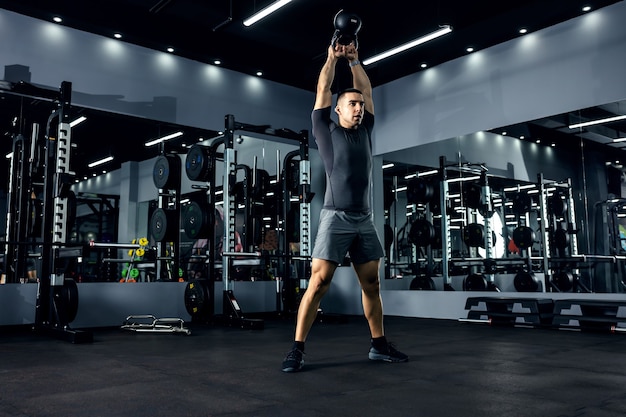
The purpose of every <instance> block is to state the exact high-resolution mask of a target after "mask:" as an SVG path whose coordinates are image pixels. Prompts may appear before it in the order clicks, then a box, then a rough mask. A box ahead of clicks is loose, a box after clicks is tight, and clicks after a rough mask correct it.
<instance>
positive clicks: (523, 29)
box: [519, 28, 528, 35]
mask: <svg viewBox="0 0 626 417" xmlns="http://www.w3.org/2000/svg"><path fill="white" fill-rule="evenodd" d="M527 32H528V29H526V28H521V29H520V30H519V33H521V34H522V35H523V34H524V33H527Z"/></svg>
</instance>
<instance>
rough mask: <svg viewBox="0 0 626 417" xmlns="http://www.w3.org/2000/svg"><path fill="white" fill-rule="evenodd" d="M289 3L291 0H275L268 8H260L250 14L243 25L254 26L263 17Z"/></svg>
mask: <svg viewBox="0 0 626 417" xmlns="http://www.w3.org/2000/svg"><path fill="white" fill-rule="evenodd" d="M287 3H291V0H278V1H275V2H274V3H272V4H270V5H269V6H267V7H266V8H264V9H261V10H259V11H258V12H256V13H255V14H253V15H252V16H250V17H249V18H247V19H246V20H244V21H243V25H244V26H252V25H254V24H255V23H256V22H258V21H259V20H261V19H263V18H264V17H267V16H268V15H270V14H272V13H274V12H275V11H276V10H278V9H280V8H281V7H283V6H285V5H286V4H287Z"/></svg>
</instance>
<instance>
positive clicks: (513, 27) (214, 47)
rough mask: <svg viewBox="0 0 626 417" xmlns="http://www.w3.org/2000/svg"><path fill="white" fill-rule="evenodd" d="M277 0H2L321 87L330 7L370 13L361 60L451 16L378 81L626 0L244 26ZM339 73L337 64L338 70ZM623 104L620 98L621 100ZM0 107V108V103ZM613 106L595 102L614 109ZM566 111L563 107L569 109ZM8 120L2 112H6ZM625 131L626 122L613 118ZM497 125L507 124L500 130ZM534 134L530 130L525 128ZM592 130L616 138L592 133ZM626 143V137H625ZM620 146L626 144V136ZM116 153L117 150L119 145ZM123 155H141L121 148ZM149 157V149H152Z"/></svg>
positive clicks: (509, 4) (456, 0)
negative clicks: (439, 33) (344, 14)
mask: <svg viewBox="0 0 626 417" xmlns="http://www.w3.org/2000/svg"><path fill="white" fill-rule="evenodd" d="M273 1H274V0H107V1H76V0H54V1H50V0H13V1H7V0H0V8H3V9H6V10H10V11H13V12H17V13H20V14H24V15H27V16H31V17H34V18H37V19H42V20H46V21H51V20H52V18H53V17H54V16H60V17H62V18H63V22H62V23H61V24H62V25H65V26H69V27H72V28H75V29H79V30H83V31H86V32H91V33H95V34H99V35H102V36H107V37H113V36H114V34H115V33H119V34H121V35H122V38H121V41H123V42H129V43H133V44H137V45H141V46H144V47H148V48H151V49H155V50H163V51H165V50H166V49H167V48H168V47H172V48H174V52H173V53H174V54H175V55H179V56H183V57H185V58H189V59H193V60H196V61H199V62H206V63H209V64H214V62H215V61H216V60H219V61H220V65H221V66H222V67H224V68H229V69H232V70H235V71H238V72H242V73H246V74H252V75H254V74H256V73H257V72H258V71H261V72H262V75H261V76H262V77H263V78H265V79H268V80H272V81H275V82H278V83H282V84H286V85H289V86H293V87H297V88H301V89H305V90H309V91H314V89H315V83H316V79H317V76H318V74H319V69H320V68H321V66H322V64H323V62H324V59H325V57H326V48H327V45H328V44H329V43H330V40H331V37H332V35H333V31H334V27H333V17H334V16H335V14H336V13H337V12H338V11H339V10H341V9H344V10H346V11H349V12H352V13H355V14H357V15H358V16H359V17H360V18H361V19H362V21H363V25H362V28H361V30H360V32H359V34H358V40H359V51H360V58H361V60H363V59H365V58H368V57H371V56H373V55H375V54H378V53H381V52H384V51H387V50H389V49H391V48H393V47H396V46H399V45H403V44H405V43H407V42H409V41H412V40H413V39H415V38H417V37H420V36H422V35H426V34H428V33H431V32H433V31H435V30H437V29H439V28H440V26H442V25H450V26H452V28H453V32H452V33H450V34H448V35H445V36H443V37H441V38H439V39H436V40H435V41H432V42H429V43H426V44H423V45H420V46H418V47H415V48H412V49H410V50H408V51H405V52H402V53H400V54H398V55H395V56H393V57H390V58H387V59H384V60H382V61H379V62H377V63H374V64H371V65H369V66H368V67H367V72H368V75H369V76H370V79H371V80H372V84H373V86H374V87H376V86H379V85H382V84H385V83H388V82H390V81H393V80H396V79H399V78H402V77H404V76H406V75H409V74H411V73H415V72H418V71H423V70H424V69H423V68H422V67H421V65H422V64H425V65H426V68H429V67H433V66H436V65H439V64H441V63H444V62H447V61H451V60H454V59H456V58H459V57H462V56H465V55H467V54H469V53H472V52H468V51H467V48H469V47H471V48H473V50H474V52H477V51H480V50H482V49H485V48H488V47H491V46H494V45H496V44H499V43H502V42H506V41H508V40H511V39H514V38H517V37H519V36H523V35H522V34H520V32H519V30H520V29H522V28H526V29H527V30H528V32H529V33H531V32H533V31H538V30H540V29H543V28H546V27H549V26H552V25H555V24H558V23H561V22H564V21H567V20H569V19H572V18H574V17H577V16H580V15H581V14H584V13H585V12H584V11H583V10H582V9H583V6H585V5H588V6H590V7H591V10H597V9H599V8H602V7H606V6H608V5H611V4H614V3H618V2H619V1H621V0H588V1H585V0H506V1H496V2H494V1H487V0H475V1H468V0H432V1H419V2H418V1H407V0H402V1H400V0H358V1H357V0H293V1H292V2H291V3H289V4H287V5H286V6H284V7H283V8H281V9H280V10H279V11H277V12H276V13H274V14H273V15H270V16H269V17H267V18H265V19H264V20H261V21H260V22H258V23H256V24H254V25H252V26H250V27H246V26H244V25H243V20H245V19H246V18H248V17H250V16H251V15H252V14H254V13H255V12H257V11H259V10H261V9H263V8H264V7H266V6H267V5H269V4H271V3H273ZM340 76H341V74H339V73H338V77H340ZM622 107H623V106H622ZM1 110H2V109H1V108H0V111H1ZM614 110H615V106H612V107H611V106H605V107H598V108H594V109H588V111H589V112H594V113H595V114H599V115H605V114H606V115H610V114H611V113H612V112H614ZM565 116H566V115H560V116H557V117H561V118H564V117H565ZM2 123H3V125H4V122H2ZM563 127H565V128H567V126H563V120H555V118H547V119H542V120H538V121H533V122H532V123H525V124H523V125H520V126H510V127H507V128H508V130H509V134H510V135H513V136H514V135H515V134H516V131H519V132H520V133H519V135H522V134H524V132H528V131H529V130H533V131H534V133H536V132H537V131H539V132H543V131H544V129H546V130H550V131H552V132H554V136H555V137H558V136H563V135H568V134H569V133H564V132H565V131H566V130H567V129H562V131H559V128H563ZM612 127H613V128H616V129H617V130H618V131H621V132H622V133H624V134H623V135H622V136H626V123H623V124H621V125H620V126H616V125H612ZM494 132H495V133H501V132H496V131H494ZM527 134H529V133H527ZM590 139H591V140H594V141H596V142H600V143H604V144H607V143H609V142H610V138H607V136H606V135H605V136H602V135H601V134H600V135H599V134H596V133H594V134H593V135H592V137H590ZM625 143H626V142H625ZM619 146H622V145H619ZM113 153H115V151H113ZM115 155H116V157H117V158H118V159H119V158H126V160H136V159H137V158H136V157H137V155H136V154H133V152H129V151H128V150H126V149H119V152H118V153H115ZM150 157H151V156H150Z"/></svg>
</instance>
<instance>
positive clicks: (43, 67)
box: [0, 9, 314, 131]
mask: <svg viewBox="0 0 626 417" xmlns="http://www.w3.org/2000/svg"><path fill="white" fill-rule="evenodd" d="M0 39H2V42H1V43H0V69H2V70H4V69H6V68H7V67H9V68H13V69H16V68H17V69H20V68H21V69H22V71H18V73H17V74H15V75H14V77H13V76H12V78H16V77H20V78H24V74H26V76H30V80H29V81H30V82H32V83H34V84H37V85H41V86H47V87H51V88H58V86H60V84H61V82H62V81H70V82H72V88H73V91H72V104H74V105H78V106H85V107H91V108H98V109H102V110H108V111H112V112H119V113H125V114H130V115H136V116H140V117H146V118H151V119H157V120H163V121H168V122H175V123H179V124H182V125H188V126H194V127H200V128H206V129H211V130H219V129H221V128H223V127H224V115H225V114H234V115H235V116H236V117H237V118H238V119H239V120H242V121H245V122H246V123H250V124H271V125H275V126H280V127H286V128H290V129H293V130H296V131H298V130H300V129H305V128H308V126H309V125H310V117H309V112H310V109H311V106H312V105H313V98H314V97H313V94H312V93H311V92H308V91H304V90H299V89H296V88H292V87H287V86H283V85H281V84H277V83H274V82H271V81H267V80H264V79H262V78H259V77H256V76H252V75H244V74H240V73H236V72H234V71H230V70H227V69H224V68H221V67H217V66H213V65H207V64H202V63H199V62H196V61H192V60H188V59H184V58H180V57H177V56H175V55H172V54H168V53H165V52H159V51H154V50H150V49H146V48H142V47H138V46H136V45H132V44H128V43H125V42H120V41H117V40H115V39H109V38H106V37H102V36H96V35H92V34H89V33H86V32H81V31H78V30H75V29H71V28H68V27H65V26H62V25H57V24H55V23H51V22H44V21H41V20H37V19H32V18H29V17H26V16H23V15H19V14H16V13H13V12H9V11H6V10H2V9H0ZM14 72H15V71H11V72H10V73H14ZM10 81H19V80H15V79H11V80H10Z"/></svg>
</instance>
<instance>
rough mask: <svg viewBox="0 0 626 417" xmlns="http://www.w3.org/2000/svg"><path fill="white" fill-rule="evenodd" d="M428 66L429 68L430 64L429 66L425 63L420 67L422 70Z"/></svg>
mask: <svg viewBox="0 0 626 417" xmlns="http://www.w3.org/2000/svg"><path fill="white" fill-rule="evenodd" d="M427 66H428V64H427V63H425V62H422V63H421V64H420V67H421V68H426V67H427Z"/></svg>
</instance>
